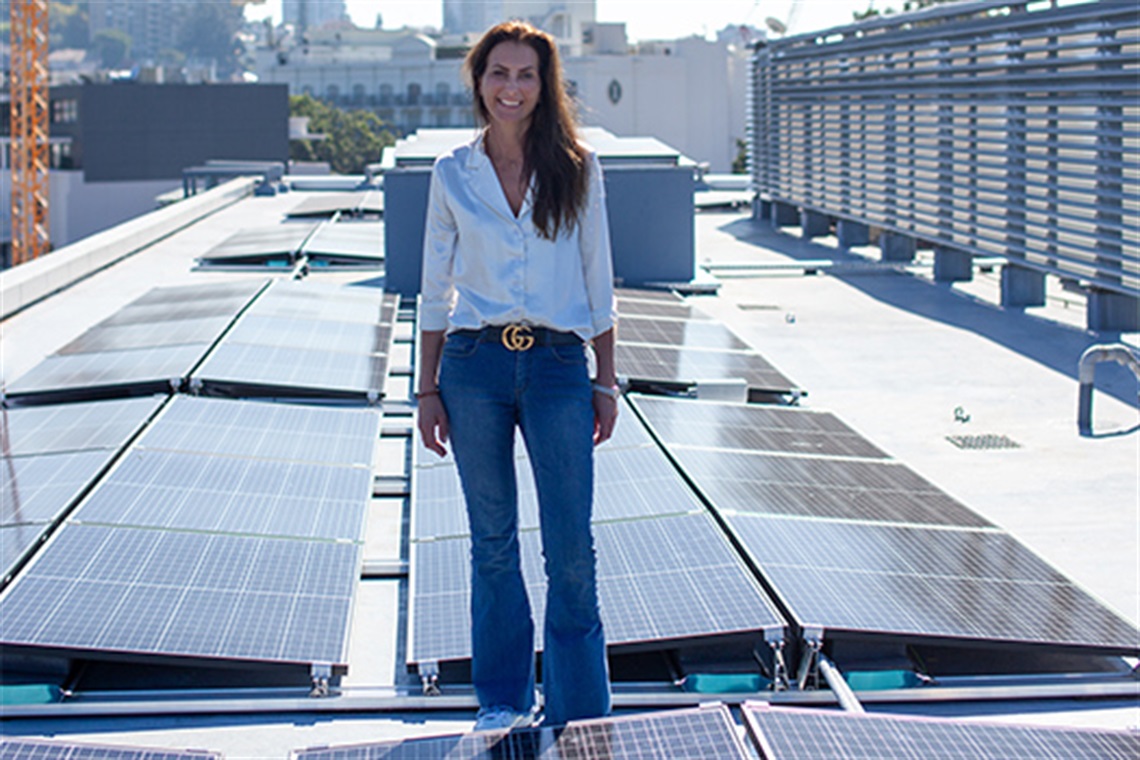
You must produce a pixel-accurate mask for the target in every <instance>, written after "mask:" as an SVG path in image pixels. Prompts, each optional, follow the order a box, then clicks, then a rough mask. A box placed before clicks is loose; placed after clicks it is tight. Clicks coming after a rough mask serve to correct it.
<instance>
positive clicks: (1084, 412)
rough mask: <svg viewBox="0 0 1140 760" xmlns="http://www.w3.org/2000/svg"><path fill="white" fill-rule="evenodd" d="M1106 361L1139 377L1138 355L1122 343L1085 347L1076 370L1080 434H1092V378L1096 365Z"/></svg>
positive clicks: (1139, 360) (1139, 357)
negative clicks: (1078, 392) (1078, 386)
mask: <svg viewBox="0 0 1140 760" xmlns="http://www.w3.org/2000/svg"><path fill="white" fill-rule="evenodd" d="M1108 361H1113V362H1116V363H1117V364H1121V365H1123V366H1125V367H1127V368H1128V369H1130V370H1132V374H1134V375H1136V377H1137V378H1140V356H1137V353H1136V351H1134V350H1133V349H1131V348H1129V347H1128V346H1126V345H1124V344H1123V343H1115V344H1111V345H1109V344H1100V345H1095V346H1089V347H1088V348H1087V349H1085V352H1084V353H1083V354H1081V361H1080V364H1079V365H1078V370H1077V374H1078V377H1079V378H1080V382H1081V387H1080V399H1079V403H1078V409H1077V427H1078V428H1079V430H1080V433H1081V435H1092V400H1093V378H1094V376H1095V375H1096V365H1097V364H1099V363H1100V362H1108Z"/></svg>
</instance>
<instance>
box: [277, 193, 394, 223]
mask: <svg viewBox="0 0 1140 760" xmlns="http://www.w3.org/2000/svg"><path fill="white" fill-rule="evenodd" d="M338 211H339V212H341V213H342V214H353V213H365V214H381V213H383V212H384V194H383V193H380V192H377V191H374V190H371V191H365V192H353V193H316V194H313V195H310V196H308V197H306V198H305V199H304V200H303V201H302V202H301V203H298V204H297V205H296V206H295V207H294V208H293V210H292V211H290V212H289V213H288V216H289V217H292V218H297V217H306V216H332V215H333V214H335V213H337V212H338Z"/></svg>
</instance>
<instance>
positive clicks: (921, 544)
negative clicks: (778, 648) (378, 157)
mask: <svg viewBox="0 0 1140 760" xmlns="http://www.w3.org/2000/svg"><path fill="white" fill-rule="evenodd" d="M728 521H729V524H730V526H731V528H732V530H733V532H734V533H735V534H736V535H737V536H738V537H739V539H740V541H741V543H742V544H743V545H744V547H745V549H746V551H747V552H748V553H749V554H750V555H751V557H752V559H753V561H754V562H755V563H756V564H757V566H758V567H759V568H760V570H761V572H762V573H763V574H764V575H765V576H766V577H767V578H768V580H769V582H770V584H771V586H772V588H774V590H775V593H776V594H777V595H778V596H779V597H780V598H781V599H782V600H783V602H784V604H785V605H786V606H787V608H788V610H789V611H790V612H791V614H792V615H793V616H794V618H795V619H796V621H797V622H798V623H799V624H800V625H804V626H819V627H822V628H823V629H824V630H825V631H826V632H828V633H830V634H833V635H836V634H842V633H843V632H848V633H851V632H857V633H860V634H873V635H879V636H884V637H903V638H914V637H928V638H933V639H939V640H953V641H962V640H969V641H976V642H983V641H984V642H1004V643H1018V644H1041V645H1049V646H1052V647H1057V648H1061V649H1066V650H1101V651H1104V652H1107V653H1117V654H1135V653H1138V652H1140V631H1137V629H1136V628H1135V627H1134V626H1132V625H1131V624H1130V623H1128V622H1127V621H1125V620H1123V619H1122V618H1121V617H1119V616H1118V615H1117V614H1116V613H1114V612H1112V611H1111V610H1109V609H1108V608H1106V607H1105V606H1104V605H1103V604H1101V603H1100V602H1098V601H1097V600H1096V599H1094V598H1092V597H1091V596H1089V595H1088V594H1087V593H1086V592H1084V591H1083V590H1081V589H1080V588H1079V587H1078V586H1076V585H1075V584H1073V583H1072V582H1071V581H1069V580H1068V579H1066V578H1065V577H1064V576H1062V575H1061V574H1060V573H1058V572H1057V571H1056V570H1054V569H1053V568H1052V567H1050V566H1049V565H1048V564H1046V563H1045V562H1044V561H1042V560H1041V559H1040V558H1038V557H1037V556H1036V555H1034V554H1033V553H1032V552H1030V551H1029V550H1028V549H1026V548H1025V547H1024V546H1022V545H1021V544H1019V543H1018V542H1017V541H1015V540H1014V539H1013V538H1012V537H1011V536H1009V535H1008V534H1005V533H1002V532H1000V531H996V530H951V529H939V528H915V527H908V526H886V525H868V524H859V523H839V522H832V521H824V520H804V519H786V518H772V517H759V516H755V515H729V516H728ZM821 547H823V549H821Z"/></svg>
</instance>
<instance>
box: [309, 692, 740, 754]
mask: <svg viewBox="0 0 1140 760" xmlns="http://www.w3.org/2000/svg"><path fill="white" fill-rule="evenodd" d="M443 757H446V758H452V759H453V760H491V759H492V758H516V759H517V760H529V759H531V758H534V759H535V760H538V759H543V758H545V759H546V760H560V759H562V758H566V759H569V758H581V759H582V760H585V759H586V758H591V759H593V760H622V759H624V760H649V759H650V758H674V759H675V760H697V759H698V758H699V759H701V760H707V759H708V758H717V760H733V759H734V758H740V759H742V760H743V758H747V757H748V754H747V752H746V751H745V748H744V747H743V746H742V744H741V740H740V737H739V735H738V734H737V731H736V724H735V722H734V721H733V720H732V715H731V714H730V713H729V711H728V708H727V707H725V706H724V705H722V704H717V705H707V706H703V707H697V708H689V709H682V710H670V711H662V712H656V713H643V714H640V715H627V716H622V717H617V718H599V719H595V720H582V721H573V722H571V723H568V724H567V725H566V726H565V727H559V728H553V727H550V728H526V729H515V730H513V731H510V732H507V731H479V732H473V733H469V734H456V735H451V736H432V737H424V738H412V739H397V740H392V741H386V742H379V743H375V744H358V745H351V746H342V747H319V748H313V749H307V750H300V751H294V752H293V754H292V758H293V760H381V759H383V760H424V758H443Z"/></svg>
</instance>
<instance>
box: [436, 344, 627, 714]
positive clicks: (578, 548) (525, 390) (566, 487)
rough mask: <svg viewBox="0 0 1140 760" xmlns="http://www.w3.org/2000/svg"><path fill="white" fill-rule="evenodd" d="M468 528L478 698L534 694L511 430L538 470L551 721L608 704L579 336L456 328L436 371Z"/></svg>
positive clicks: (512, 702)
mask: <svg viewBox="0 0 1140 760" xmlns="http://www.w3.org/2000/svg"><path fill="white" fill-rule="evenodd" d="M439 388H440V394H441V396H442V399H443V403H444V407H445V409H446V411H447V417H448V424H449V427H450V431H451V445H452V450H453V451H454V454H455V461H456V463H457V464H458V467H459V477H460V480H461V482H462V485H463V494H464V497H465V499H466V502H467V516H468V520H469V524H470V529H471V542H472V547H471V568H472V581H471V619H472V664H471V670H472V673H471V678H472V683H473V685H474V687H475V693H476V695H477V696H478V698H479V704H480V706H482V707H500V706H503V707H510V708H512V709H514V710H517V711H518V712H526V711H528V710H530V709H531V708H532V707H533V705H534V696H535V655H534V643H535V642H534V621H533V617H532V615H531V605H530V600H529V599H528V597H527V592H526V587H525V584H524V581H523V575H522V570H521V565H520V558H519V535H518V524H519V519H518V486H517V484H516V482H515V462H514V443H515V430H516V428H518V429H519V430H521V432H522V437H523V440H524V442H525V444H526V450H527V455H528V457H529V459H530V463H531V467H532V469H533V472H534V479H535V485H536V486H537V491H538V503H539V517H540V521H541V535H542V553H543V566H544V568H545V571H546V579H547V593H546V605H545V618H544V625H543V642H542V646H543V654H542V681H543V696H544V701H545V705H544V712H545V720H546V722H547V724H557V723H564V722H566V721H568V720H574V719H578V718H589V717H598V716H601V715H606V714H608V713H609V711H610V685H609V672H608V667H607V664H606V647H605V637H604V635H603V632H602V621H601V617H600V614H599V611H598V598H597V581H596V575H595V556H594V544H593V535H592V533H591V530H590V513H591V509H592V506H593V504H592V503H593V490H594V453H593V430H594V411H593V402H592V390H591V386H590V379H589V375H588V370H587V367H586V354H585V348H584V346H583V345H581V344H569V345H545V346H544V345H536V346H534V347H533V348H531V349H530V350H528V351H511V350H509V349H508V348H506V347H504V346H503V345H502V344H500V343H499V342H497V341H488V340H481V339H480V338H478V337H476V336H473V335H470V334H466V333H464V334H452V335H449V336H448V338H447V341H446V342H445V344H444V348H443V356H442V359H441V364H440V376H439Z"/></svg>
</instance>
